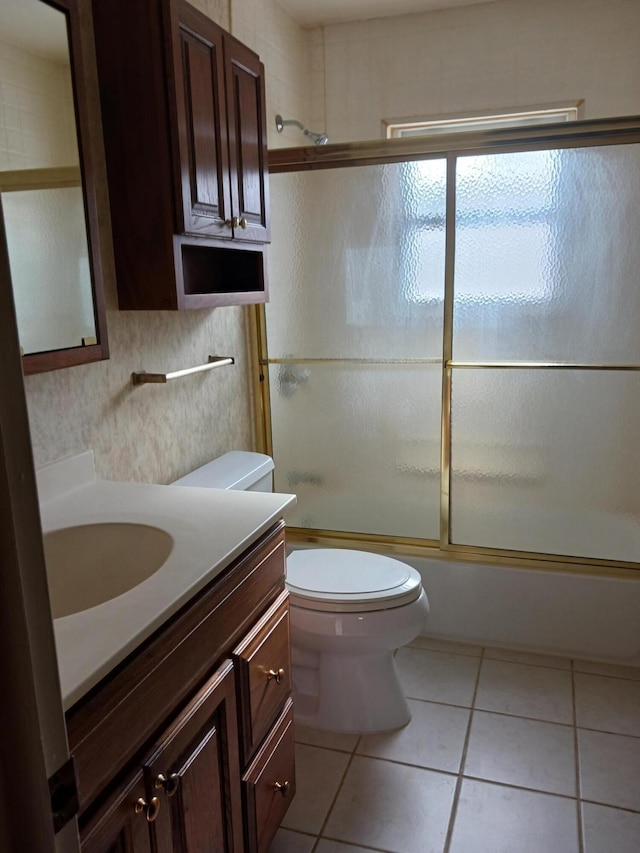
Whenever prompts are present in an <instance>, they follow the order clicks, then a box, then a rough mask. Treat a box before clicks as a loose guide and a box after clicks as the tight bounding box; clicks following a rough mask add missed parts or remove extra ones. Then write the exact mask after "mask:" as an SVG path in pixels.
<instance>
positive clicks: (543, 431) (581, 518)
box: [451, 369, 640, 561]
mask: <svg viewBox="0 0 640 853" xmlns="http://www.w3.org/2000/svg"><path fill="white" fill-rule="evenodd" d="M452 393H453V407H452V484H451V508H452V516H451V518H452V537H451V538H452V541H453V542H454V543H455V544H460V545H480V546H485V547H491V548H493V547H495V548H506V549H515V550H519V551H539V552H542V553H548V554H561V555H566V556H583V557H594V558H602V559H611V560H629V561H640V491H639V490H638V483H639V482H640V457H639V456H638V452H637V448H638V446H640V408H639V407H638V405H637V401H638V399H639V398H640V375H639V374H637V373H622V372H620V373H618V372H606V373H605V372H602V373H597V372H593V371H568V370H567V371H548V370H462V369H460V370H454V371H453V386H452Z"/></svg>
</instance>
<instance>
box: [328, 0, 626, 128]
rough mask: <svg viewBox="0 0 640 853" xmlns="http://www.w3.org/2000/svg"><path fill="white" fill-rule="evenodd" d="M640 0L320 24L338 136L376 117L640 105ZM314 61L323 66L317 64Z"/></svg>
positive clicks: (493, 7)
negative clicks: (569, 104)
mask: <svg viewBox="0 0 640 853" xmlns="http://www.w3.org/2000/svg"><path fill="white" fill-rule="evenodd" d="M639 36H640V3H639V2H638V0H607V2H606V3H603V2H602V0H562V2H558V0H498V2H495V3H483V4H480V5H475V6H461V7H457V8H453V9H448V10H442V11H437V12H425V13H422V14H417V15H405V16H397V17H392V18H379V19H377V20H371V21H365V22H360V23H354V24H336V25H332V26H327V27H325V28H324V62H325V79H324V87H322V86H316V90H317V94H316V95H315V99H314V104H313V105H312V111H313V114H314V115H316V114H317V113H318V112H320V111H321V110H322V109H323V106H325V105H326V123H327V132H328V134H329V136H330V138H331V139H332V141H335V142H343V141H351V140H358V139H375V138H380V136H381V135H382V127H381V121H382V119H390V118H410V117H412V116H423V117H424V116H436V115H438V114H444V115H448V114H452V113H454V114H455V113H465V112H472V111H482V110H486V109H491V110H496V109H502V108H510V107H527V106H530V105H536V104H545V103H555V102H558V101H563V100H569V101H571V100H573V101H577V100H578V99H580V98H584V100H585V104H584V117H585V118H600V117H605V116H618V115H633V114H636V113H640V51H639V50H638V38H639ZM316 73H317V72H316Z"/></svg>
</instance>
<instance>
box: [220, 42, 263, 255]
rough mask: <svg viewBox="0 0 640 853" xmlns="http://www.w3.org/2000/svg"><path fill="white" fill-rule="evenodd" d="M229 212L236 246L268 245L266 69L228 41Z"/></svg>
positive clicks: (226, 54)
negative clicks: (245, 243)
mask: <svg viewBox="0 0 640 853" xmlns="http://www.w3.org/2000/svg"><path fill="white" fill-rule="evenodd" d="M224 46H225V60H226V81H227V115H228V119H229V161H230V175H231V207H232V210H233V214H234V216H235V220H237V222H238V225H235V220H234V237H235V239H236V240H250V241H255V242H262V243H266V242H268V241H269V239H270V235H269V219H268V211H269V198H268V193H269V184H268V179H267V140H266V119H265V94H264V67H263V66H262V64H261V62H260V60H259V59H258V57H257V56H256V55H255V54H254V53H252V52H251V51H250V50H249V49H248V48H246V47H245V46H244V45H243V44H241V43H240V42H239V41H237V40H236V39H234V38H232V37H231V36H225V43H224Z"/></svg>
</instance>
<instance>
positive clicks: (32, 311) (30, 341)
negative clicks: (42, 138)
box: [2, 186, 96, 353]
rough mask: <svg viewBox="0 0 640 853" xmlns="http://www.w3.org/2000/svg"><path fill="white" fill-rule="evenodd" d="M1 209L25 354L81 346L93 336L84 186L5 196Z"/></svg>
mask: <svg viewBox="0 0 640 853" xmlns="http://www.w3.org/2000/svg"><path fill="white" fill-rule="evenodd" d="M2 209H3V212H4V218H5V227H6V231H7V246H8V248H9V262H10V266H11V278H12V281H13V282H14V299H15V305H16V315H17V319H18V331H19V334H20V343H21V345H22V347H23V349H24V351H25V353H34V352H46V351H48V350H56V349H65V348H67V347H79V346H82V339H83V338H89V337H94V336H95V335H96V326H95V318H94V309H93V290H92V286H91V270H90V267H89V251H88V246H87V229H86V224H85V218H84V202H83V196H82V187H80V186H79V187H64V188H56V189H40V190H22V191H20V192H8V193H3V194H2ZM35 237H37V239H35Z"/></svg>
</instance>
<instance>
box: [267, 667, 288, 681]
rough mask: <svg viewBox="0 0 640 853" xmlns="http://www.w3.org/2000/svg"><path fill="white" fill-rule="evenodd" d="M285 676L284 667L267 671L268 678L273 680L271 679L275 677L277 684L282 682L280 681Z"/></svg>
mask: <svg viewBox="0 0 640 853" xmlns="http://www.w3.org/2000/svg"><path fill="white" fill-rule="evenodd" d="M284 676H285V672H284V669H278V670H275V669H270V670H269V671H268V672H267V680H269V681H271V679H272V678H273V679H274V680H275V682H276V684H280V682H281V681H283V679H284Z"/></svg>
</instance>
